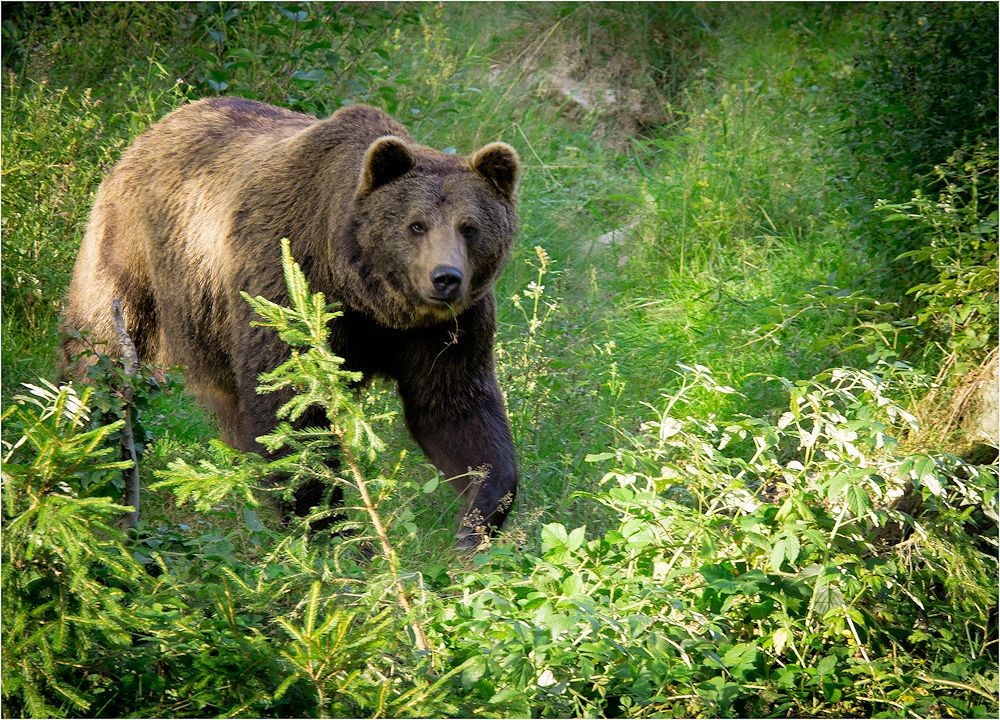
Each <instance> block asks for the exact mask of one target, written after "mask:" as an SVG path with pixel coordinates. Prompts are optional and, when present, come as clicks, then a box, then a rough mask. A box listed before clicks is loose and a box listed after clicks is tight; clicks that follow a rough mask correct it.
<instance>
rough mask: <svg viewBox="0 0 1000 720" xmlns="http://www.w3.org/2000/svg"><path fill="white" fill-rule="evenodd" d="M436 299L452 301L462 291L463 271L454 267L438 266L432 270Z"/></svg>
mask: <svg viewBox="0 0 1000 720" xmlns="http://www.w3.org/2000/svg"><path fill="white" fill-rule="evenodd" d="M431 285H433V286H434V299H435V300H445V301H449V302H450V301H452V300H454V299H455V298H457V297H458V296H459V294H460V293H461V291H462V271H461V269H459V268H457V267H455V266H454V265H438V266H437V267H436V268H434V269H433V270H431Z"/></svg>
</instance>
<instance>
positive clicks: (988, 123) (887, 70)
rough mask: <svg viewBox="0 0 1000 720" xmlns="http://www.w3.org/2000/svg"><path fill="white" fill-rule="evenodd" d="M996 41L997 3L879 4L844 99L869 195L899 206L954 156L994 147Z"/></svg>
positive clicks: (853, 141) (995, 135) (853, 145)
mask: <svg viewBox="0 0 1000 720" xmlns="http://www.w3.org/2000/svg"><path fill="white" fill-rule="evenodd" d="M997 38H998V27H997V12H996V6H995V5H993V4H992V3H985V2H971V3H891V4H886V5H884V6H882V10H881V17H880V19H879V21H878V22H877V23H875V24H874V25H873V27H872V29H871V31H870V34H869V39H868V43H867V47H866V49H865V51H864V52H863V53H861V54H860V55H859V57H858V58H857V60H856V70H855V73H854V75H853V79H852V82H851V83H850V85H848V86H847V88H846V93H845V97H844V100H845V104H846V106H847V108H849V109H850V111H851V112H852V118H853V123H852V127H851V131H850V133H849V138H850V144H851V145H852V147H853V149H854V151H855V154H856V155H857V158H858V161H859V167H860V168H861V173H862V179H863V183H864V184H865V185H866V186H867V188H868V190H869V192H870V193H871V194H873V195H875V196H876V197H887V198H889V199H902V198H903V197H906V195H907V194H909V193H910V192H911V191H912V189H913V187H914V185H915V181H917V178H918V177H919V176H921V175H924V174H926V173H928V172H930V170H931V168H932V167H933V166H934V165H936V164H938V163H943V162H944V161H945V160H946V159H947V157H948V156H949V155H951V153H952V152H954V151H955V150H956V149H958V148H961V147H965V146H969V145H973V144H975V143H977V142H979V141H985V142H987V143H988V144H995V143H996V139H997V65H998V54H997V47H998V42H1000V41H998V39H997ZM917 182H919V181H917Z"/></svg>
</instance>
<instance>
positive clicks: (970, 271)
mask: <svg viewBox="0 0 1000 720" xmlns="http://www.w3.org/2000/svg"><path fill="white" fill-rule="evenodd" d="M932 178H933V179H932V182H930V183H929V188H928V191H927V193H925V192H924V191H922V190H919V189H918V190H917V191H916V192H915V193H914V196H913V198H912V199H911V200H909V201H907V202H905V203H887V202H881V203H878V204H877V205H876V208H877V209H879V210H881V211H883V212H884V213H885V220H886V221H887V222H895V223H898V224H901V225H903V226H904V228H905V232H906V233H907V235H908V236H909V237H908V239H907V240H905V241H904V243H905V245H918V246H919V247H918V248H917V249H915V250H910V251H908V252H905V253H903V254H902V255H900V257H899V259H900V260H902V259H908V260H910V261H912V262H913V263H915V264H917V265H918V266H924V267H929V268H930V270H931V272H932V273H933V277H931V278H930V279H928V280H927V281H926V282H921V283H919V284H916V285H914V286H913V287H912V288H910V290H909V291H908V292H909V293H910V294H912V295H913V296H914V299H915V300H917V301H919V305H918V310H917V315H916V319H917V322H918V323H920V324H925V325H928V326H930V327H931V328H933V329H934V330H936V331H937V334H938V335H939V336H940V337H941V338H942V340H943V342H944V344H945V347H946V348H947V351H948V355H949V356H950V358H951V359H952V361H953V360H954V358H956V357H961V358H963V360H966V359H967V358H969V359H971V358H975V357H976V356H977V355H981V354H982V353H983V352H985V351H988V350H989V348H991V347H995V346H996V344H997V321H998V317H997V284H998V275H997V149H996V146H995V145H987V144H985V143H982V144H980V145H978V146H976V147H974V148H972V149H971V151H969V152H963V151H956V152H955V153H954V154H953V155H952V156H951V157H949V158H948V160H947V161H946V162H944V163H942V164H941V165H937V166H935V167H934V171H933V175H932ZM922 274H923V273H922ZM958 369H959V370H963V369H967V367H959V368H958Z"/></svg>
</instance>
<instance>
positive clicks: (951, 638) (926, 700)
mask: <svg viewBox="0 0 1000 720" xmlns="http://www.w3.org/2000/svg"><path fill="white" fill-rule="evenodd" d="M882 370H883V372H884V375H885V377H880V376H879V375H876V374H873V373H869V372H862V371H858V370H851V369H835V370H831V371H829V372H827V373H824V374H823V375H822V376H819V377H817V378H814V379H813V380H810V381H800V382H796V383H792V382H789V381H787V380H784V379H782V378H772V380H773V381H774V382H778V383H780V384H781V385H782V386H783V387H784V388H785V389H786V391H787V393H788V398H789V403H788V410H787V412H786V413H785V414H784V415H782V416H781V417H780V418H779V419H778V420H777V421H776V422H768V421H765V420H762V419H760V418H756V417H749V416H737V417H735V418H732V419H730V420H722V419H721V418H714V417H710V418H707V419H702V418H698V417H691V416H685V415H684V414H683V409H684V407H685V405H686V404H687V403H688V402H690V401H691V400H694V399H696V397H697V395H699V394H701V393H723V394H728V393H732V392H733V390H732V388H728V387H725V386H720V385H719V384H718V383H717V382H716V381H714V380H713V378H712V376H711V374H710V373H709V371H708V370H707V369H706V368H700V367H699V368H686V369H684V381H683V383H682V385H681V388H680V389H679V390H678V391H675V392H671V393H669V394H665V396H664V399H663V401H662V402H661V403H660V405H659V406H658V408H657V412H656V414H655V415H654V416H653V418H652V419H651V420H650V421H649V422H647V423H645V424H644V425H643V427H642V429H641V430H640V432H638V433H636V434H634V435H632V436H631V437H630V438H628V442H627V443H626V444H624V445H623V446H622V447H620V448H618V449H617V450H615V451H614V452H605V453H600V454H597V455H594V456H592V457H591V458H590V460H591V461H593V462H595V463H606V462H612V463H613V464H614V467H615V469H614V470H611V471H609V472H608V473H606V474H605V476H604V478H603V480H602V481H601V487H600V489H599V490H596V491H595V492H593V493H589V494H588V495H589V497H591V498H592V499H593V500H595V501H597V502H599V503H601V504H604V505H606V506H607V507H609V508H610V509H612V510H613V511H614V512H615V514H616V515H617V518H618V523H617V526H616V527H615V528H614V529H612V530H610V531H608V532H606V533H604V534H603V535H602V536H596V537H595V536H593V535H591V534H588V532H587V529H586V528H585V527H577V528H575V529H573V530H571V531H570V530H567V529H566V528H565V527H564V526H563V525H561V524H549V525H545V526H543V527H542V529H541V536H540V541H539V543H538V544H537V545H535V544H532V545H530V546H529V547H527V548H524V550H523V551H522V552H517V553H515V552H512V551H511V550H510V549H507V548H498V549H496V550H494V551H493V552H492V554H491V556H490V557H489V558H488V559H484V560H483V561H482V569H481V570H479V571H478V572H475V573H470V574H467V575H466V576H465V577H464V578H463V579H462V581H461V582H460V583H459V584H458V585H456V586H455V588H454V589H453V594H454V599H453V600H452V601H451V602H450V603H443V607H442V611H441V614H440V615H439V617H438V618H437V619H435V620H433V621H432V623H433V624H434V625H435V627H436V628H438V629H439V631H440V632H441V633H442V634H446V635H447V636H448V637H449V638H450V646H451V650H452V652H453V653H454V657H455V661H456V662H457V661H465V662H467V663H470V664H468V665H466V669H465V670H464V671H463V673H462V676H461V687H462V690H461V692H462V693H463V694H467V695H468V696H469V697H470V698H472V699H476V700H478V701H479V703H480V704H478V705H474V706H473V708H472V709H473V710H474V714H484V715H491V714H497V713H499V712H500V711H501V710H503V711H505V712H506V713H507V714H523V716H528V714H529V713H530V715H531V716H533V717H565V716H580V717H594V716H597V715H601V714H603V715H606V716H629V717H645V716H662V715H666V716H709V717H734V716H735V717H753V716H760V715H785V714H788V715H791V716H809V715H815V714H817V713H820V714H832V715H840V716H845V715H876V716H878V715H883V716H898V714H899V713H900V712H903V713H915V714H919V715H925V714H938V713H944V714H948V713H953V712H958V713H959V714H973V715H979V716H986V715H988V714H989V713H990V712H995V710H996V698H995V696H994V692H995V690H991V685H992V684H995V682H996V668H995V651H992V650H989V649H988V648H989V645H990V642H991V641H990V635H991V625H990V621H989V617H990V613H991V612H995V609H996V598H995V592H994V590H995V587H994V580H993V578H994V577H995V574H996V559H995V557H992V556H991V554H989V553H984V552H981V551H979V550H976V549H975V547H976V544H975V541H974V539H973V538H969V537H966V538H964V539H963V538H961V537H960V535H959V533H958V532H953V531H948V530H945V529H944V527H945V526H948V525H950V526H952V527H954V525H955V523H956V522H957V523H958V524H959V526H961V523H962V518H963V517H967V516H968V515H969V513H970V512H980V513H984V514H985V515H987V516H988V517H989V518H990V522H992V523H995V522H996V520H997V488H996V475H995V468H977V467H972V466H969V465H966V464H964V463H962V462H961V461H960V460H958V459H957V458H953V457H947V456H925V455H905V454H897V445H896V442H895V440H893V439H892V437H891V436H890V434H889V433H890V432H892V428H893V427H898V426H899V425H900V424H902V426H903V427H904V428H905V427H906V426H907V425H909V424H912V423H913V422H914V419H913V417H912V416H911V415H909V414H908V413H907V412H906V411H905V410H903V408H902V407H900V406H899V405H897V404H896V403H895V402H894V401H893V400H892V399H891V392H890V391H891V387H892V386H893V385H896V384H899V383H902V382H906V381H907V375H908V371H907V370H906V369H905V368H902V367H888V366H887V367H884V368H882ZM740 439H746V440H750V441H751V446H752V447H751V448H748V449H747V450H746V451H745V452H739V451H736V450H735V449H734V448H735V445H736V444H737V443H738V442H739V440H740ZM911 484H912V485H916V486H917V487H919V489H920V492H922V493H923V494H924V496H925V497H927V498H928V500H933V502H934V503H935V508H936V510H935V513H934V516H933V517H921V518H914V517H910V516H906V515H904V514H902V513H901V512H899V511H897V510H893V509H892V507H891V505H890V503H889V500H890V498H891V497H892V496H893V494H894V493H897V492H899V491H901V490H902V488H904V487H908V486H910V485H911ZM765 498H770V499H765ZM890 521H892V522H895V523H901V524H902V526H904V527H906V528H908V529H909V530H910V531H912V535H910V536H909V539H908V540H906V541H905V542H903V543H902V544H893V543H887V542H885V541H884V540H882V539H880V533H881V529H882V528H884V527H885V526H886V524H887V523H889V522H890ZM992 533H995V524H994V525H993V526H992V529H988V530H986V531H985V532H984V533H983V535H984V536H985V537H989V536H990V535H991V534H992ZM949 567H951V569H950V570H949V569H947V568H949ZM915 580H916V582H915ZM955 688H962V690H961V691H958V690H955Z"/></svg>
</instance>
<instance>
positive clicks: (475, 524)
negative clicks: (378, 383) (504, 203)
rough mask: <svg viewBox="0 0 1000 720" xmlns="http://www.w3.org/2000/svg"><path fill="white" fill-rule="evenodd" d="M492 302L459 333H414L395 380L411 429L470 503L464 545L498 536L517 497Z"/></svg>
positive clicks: (464, 321)
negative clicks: (495, 363)
mask: <svg viewBox="0 0 1000 720" xmlns="http://www.w3.org/2000/svg"><path fill="white" fill-rule="evenodd" d="M492 309H493V306H492V298H489V299H488V300H487V299H486V298H484V300H483V301H481V302H480V305H479V306H477V307H473V308H470V309H469V310H468V311H467V312H466V313H464V314H463V315H461V316H460V317H459V318H458V323H457V326H455V325H452V326H451V327H448V326H443V327H438V328H428V329H426V330H421V331H410V333H408V334H409V335H410V337H409V338H408V339H407V340H408V341H407V342H406V343H404V348H403V352H401V354H400V356H399V366H398V368H397V372H396V379H397V381H398V383H399V391H400V395H401V397H402V400H403V407H404V410H405V413H406V424H407V427H409V429H410V433H411V434H412V435H413V438H414V439H415V440H416V441H417V443H419V445H420V447H421V448H422V449H423V451H424V453H425V454H426V455H427V457H428V459H430V461H431V462H432V463H434V465H435V466H436V467H437V468H438V469H439V470H441V472H442V473H444V475H445V477H447V478H449V479H450V480H451V483H452V486H453V487H454V488H455V489H456V490H457V491H458V492H459V493H461V494H462V496H463V497H464V498H465V507H464V510H463V511H462V515H461V520H460V523H461V526H460V528H459V533H458V536H459V543H460V545H462V546H463V547H474V546H476V545H478V544H479V542H480V540H481V539H482V536H483V535H484V534H491V533H492V532H494V531H495V530H497V529H498V528H499V527H500V526H501V525H502V524H503V522H504V519H505V518H506V517H507V513H508V512H509V511H510V508H511V505H512V504H513V502H514V498H515V495H516V494H517V464H516V459H515V453H514V441H513V439H512V437H511V432H510V425H509V423H508V421H507V413H506V411H505V410H504V407H503V398H502V396H501V394H500V386H499V385H498V384H497V379H496V373H495V371H494V368H493V315H492Z"/></svg>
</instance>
